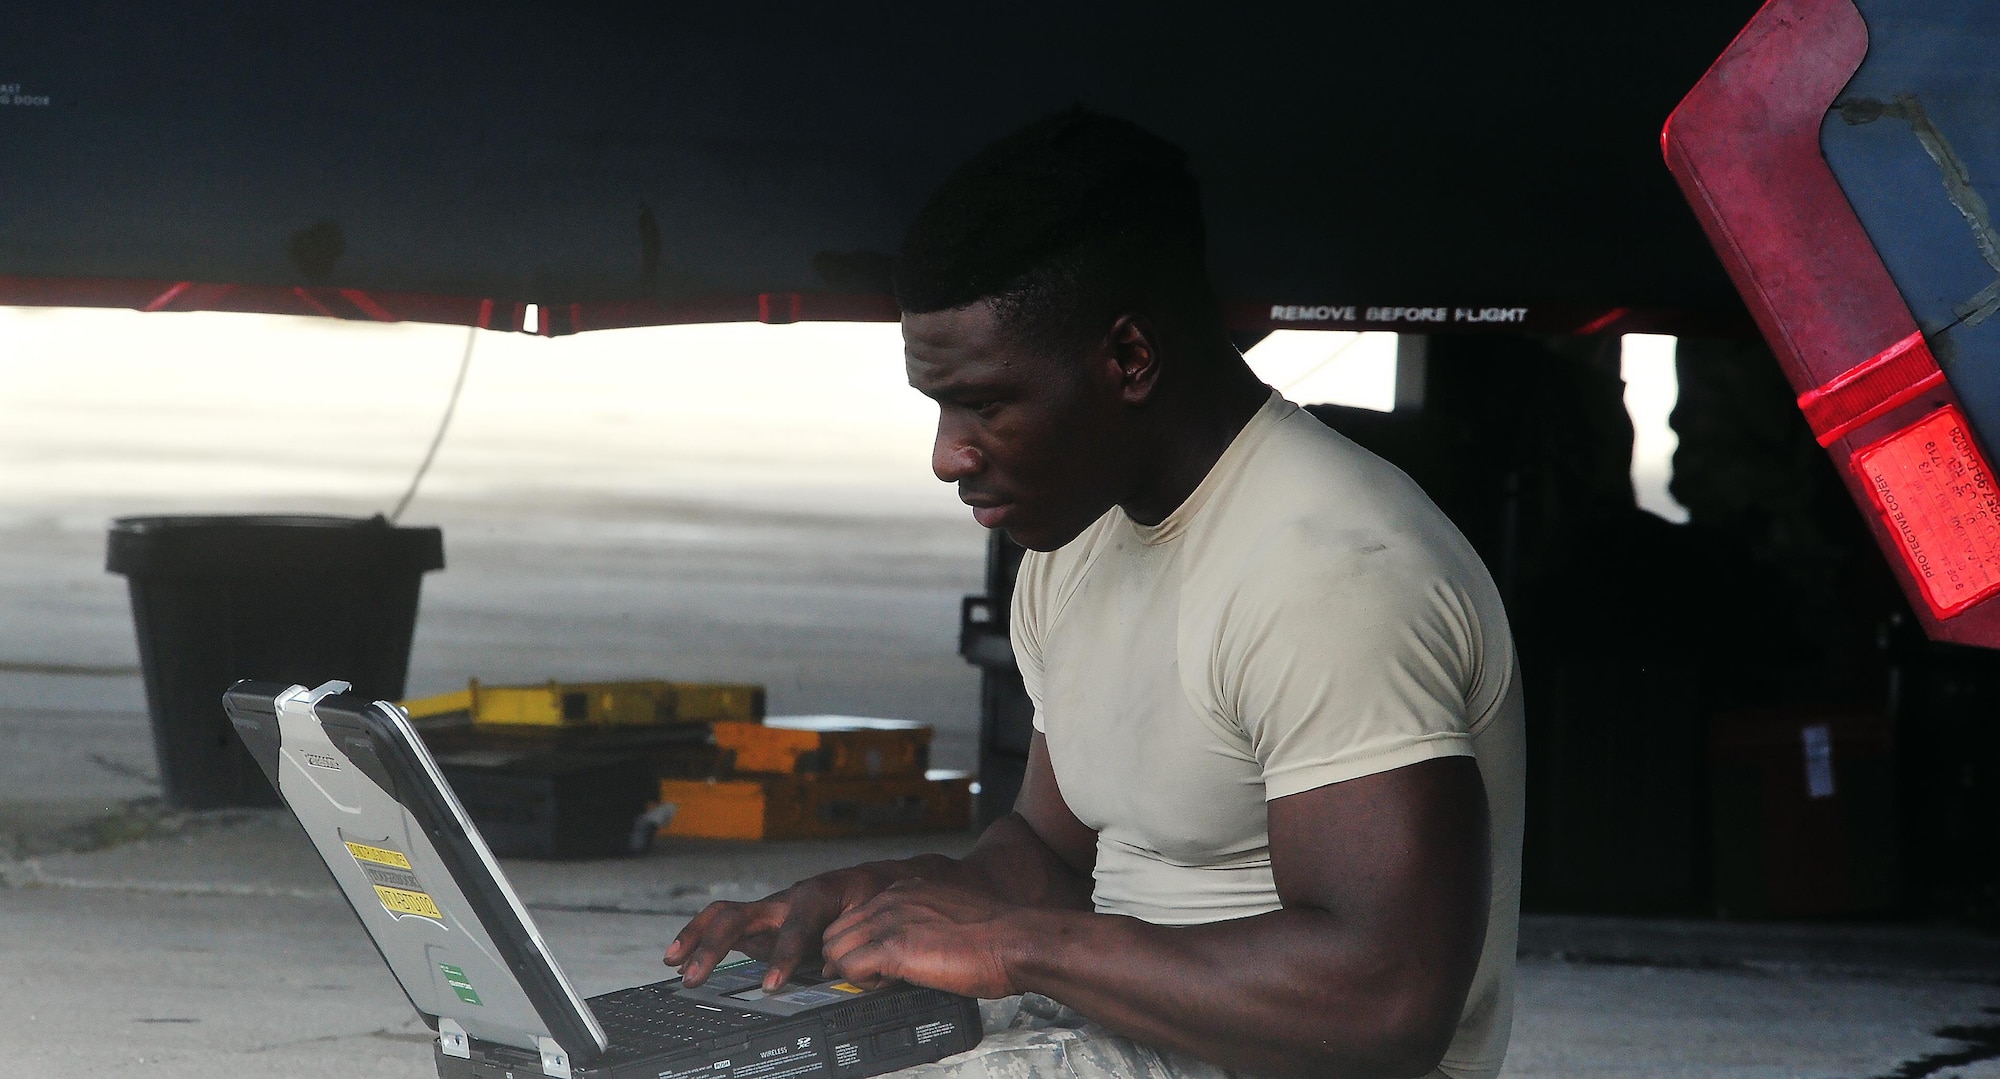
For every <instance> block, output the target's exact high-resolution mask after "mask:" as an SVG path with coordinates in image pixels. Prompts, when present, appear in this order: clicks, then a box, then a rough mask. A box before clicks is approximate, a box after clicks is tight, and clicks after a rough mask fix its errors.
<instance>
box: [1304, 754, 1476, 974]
mask: <svg viewBox="0 0 2000 1079" xmlns="http://www.w3.org/2000/svg"><path fill="white" fill-rule="evenodd" d="M1268 805H1269V812H1270V836H1271V872H1272V875H1273V877H1274V878H1275V879H1276V883H1277V886H1278V897H1279V900H1280V901H1281V902H1283V903H1284V904H1285V905H1286V906H1288V907H1310V908H1315V909H1320V910H1325V911H1327V912H1328V913H1330V914H1332V915H1333V916H1334V917H1335V918H1336V919H1337V921H1338V923H1339V924H1340V925H1341V927H1342V929H1343V930H1344V931H1345V932H1346V933H1348V934H1352V935H1353V936H1352V937H1351V939H1352V940H1353V941H1354V943H1355V944H1356V945H1357V946H1358V947H1359V948H1361V949H1362V950H1364V951H1366V952H1369V953H1371V954H1374V955H1378V956H1382V957H1384V958H1386V959H1387V960H1388V961H1390V962H1393V963H1395V964H1396V965H1399V966H1402V965H1407V966H1408V967H1409V968H1410V969H1412V970H1422V971H1430V972H1433V976H1434V977H1435V979H1436V983H1437V984H1436V990H1437V992H1439V993H1441V994H1443V995H1444V997H1448V998H1450V999H1451V1000H1452V1001H1455V1002H1456V1003H1455V1004H1453V1005H1452V1006H1453V1007H1457V1006H1462V1004H1463V1001H1464V999H1465V994H1466V992H1467V990H1468V989H1469V988H1470V986H1471V984H1472V977H1473V975H1474V973H1475V972H1476V971H1477V969H1478V966H1479V956H1480V950H1481V948H1482V947H1483V945H1484V943H1485V934H1486V918H1487V905H1488V902H1489V900H1490V893H1491V888H1492V852H1491V849H1490V848H1491V838H1490V835H1489V832H1488V828H1489V825H1488V822H1487V803H1486V788H1485V784H1484V782H1483V781H1482V780H1481V777H1480V773H1479V763H1478V761H1477V760H1475V759H1474V758H1472V757H1469V756H1449V757H1437V758H1433V759H1430V760H1426V761H1422V762H1420V763H1417V764H1412V765H1408V766H1406V767H1402V768H1396V769H1392V770H1390V771H1386V772H1378V773H1375V774H1374V775H1368V776H1362V777H1360V778H1358V779H1350V780H1347V781H1345V782H1340V783H1329V784H1327V785H1325V786H1322V787H1318V788H1315V789H1313V790H1309V791H1303V792H1301V793H1298V794H1293V795H1288V796H1286V797H1283V798H1277V799H1273V800H1272V801H1271V802H1270V803H1268Z"/></svg>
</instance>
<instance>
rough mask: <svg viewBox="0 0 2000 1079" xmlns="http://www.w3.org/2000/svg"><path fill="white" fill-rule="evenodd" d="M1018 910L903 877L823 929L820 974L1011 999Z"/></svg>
mask: <svg viewBox="0 0 2000 1079" xmlns="http://www.w3.org/2000/svg"><path fill="white" fill-rule="evenodd" d="M1026 913H1027V911H1025V910H1024V908H1020V907H1014V906H1010V905H1008V904H1006V903H1003V902H1001V901H1000V900H998V899H995V898H993V897H992V896H990V895H985V894H983V893H980V892H975V891H972V890H970V889H966V888H960V887H956V886H953V885H949V884H940V883H937V882H935V881H929V880H905V881H901V882H899V883H897V884H895V885H894V886H892V887H890V888H887V889H885V890H884V891H883V892H882V893H881V894H879V895H877V896H876V897H875V898H873V899H870V900H869V901H868V902H866V903H863V904H862V905H860V906H858V907H856V908H854V909H853V910H850V911H848V912H847V913H846V914H844V915H842V916H841V917H840V919H839V920H838V921H835V922H834V923H833V924H832V925H830V926H828V927H827V930H826V938H825V941H824V942H823V943H822V944H821V946H820V951H821V954H822V955H824V956H825V958H826V972H827V973H828V974H837V975H839V976H840V977H842V978H845V979H847V980H848V981H850V982H853V983H854V984H856V985H859V986H864V987H867V988H871V989H872V988H875V987H877V986H882V985H887V984H888V983H890V982H894V981H904V982H910V983H912V984H915V985H923V986H929V987H930V988H932V989H943V990H945V991H947V992H952V993H958V994H960V995H962V996H968V997H985V998H988V999H992V998H996V997H1006V996H1012V995H1014V994H1015V993H1018V992H1020V991H1021V989H1020V987H1018V986H1016V985H1015V984H1014V982H1013V976H1012V974H1011V972H1010V971H1009V970H1008V965H1007V959H1006V957H1007V956H1008V955H1009V954H1010V952H1011V950H1012V949H1013V948H1014V947H1015V946H1016V945H1017V944H1019V943H1020V942H1021V941H1022V940H1023V939H1025V938H1024V937H1023V936H1022V933H1023V929H1022V927H1021V924H1020V923H1021V921H1022V916H1023V915H1024V914H1026Z"/></svg>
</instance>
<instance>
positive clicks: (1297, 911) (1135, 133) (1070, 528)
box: [666, 109, 1522, 1077]
mask: <svg viewBox="0 0 2000 1079" xmlns="http://www.w3.org/2000/svg"><path fill="white" fill-rule="evenodd" d="M1203 247H1204V236H1203V226H1202V222H1201V211H1200V202H1199V195H1198V193H1197V190H1196V187H1195V183H1194V180H1193V179H1192V177H1191V176H1190V175H1189V174H1188V172H1187V169H1186V166H1185V163H1184V155H1183V154H1182V153H1181V152H1180V151H1178V150H1177V149H1175V148H1174V147H1172V146H1170V145H1168V144H1166V143H1164V142H1162V141H1161V140H1159V139H1158V138H1156V137H1154V136H1152V135H1149V134H1147V133H1146V132H1144V131H1142V130H1140V129H1138V128H1136V127H1134V126H1132V125H1130V124H1127V123H1124V122H1122V121H1118V120H1113V119H1111V118H1108V117H1104V116H1100V115H1096V114H1092V113H1089V112H1086V111H1083V110H1080V109H1072V110H1070V111H1067V112H1064V113H1060V114H1057V115H1055V116H1052V117H1049V118H1047V119H1045V120H1042V121H1040V122H1038V123H1036V124H1034V125H1031V126H1030V127H1028V128H1026V129H1024V130H1022V131H1019V132H1016V133H1015V134H1013V135H1010V136H1008V137H1007V138H1005V139H1002V140H1001V141H1000V142H998V143H995V144H994V145H993V146H991V147H989V148H987V149H986V150H984V151H982V152H981V153H980V154H978V155H977V156H975V157H974V158H973V159H972V160H971V161H969V162H967V163H966V164H965V165H964V166H962V167H961V168H960V169H959V170H958V172H956V173H954V174H953V175H952V176H951V177H950V178H949V179H947V180H946V181H945V183H944V185H943V187H942V188H941V189H940V190H939V191H938V192H937V194H936V195H934V196H933V197H932V200H931V202H930V203H929V204H928V205H927V206H926V207H925V208H924V210H923V211H922V213H921V214H920V215H919V217H918V219H917V221H916V222H915V224H914V225H913V226H912V228H911V230H910V233H909V235H908V238H907V239H906V241H905V244H904V248H903V251H902V254H901V256H900V258H899V260H898V264H897V271H896V274H897V294H898V299H899V301H900V303H901V305H902V308H903V337H904V342H905V347H906V353H905V355H906V366H907V369H908V373H909V378H910V383H911V385H913V386H914V387H916V388H917V389H918V390H920V391H922V392H923V393H924V394H926V395H927V396H929V397H931V398H933V399H934V400H935V401H936V402H937V404H938V408H939V419H938V436H937V442H936V446H935V449H934V451H933V467H934V469H935V470H936V472H937V475H938V477H939V478H940V479H942V480H945V481H947V482H951V483H956V484H957V485H958V488H959V496H960V498H961V499H963V500H964V501H965V502H966V503H967V504H968V505H970V506H971V507H973V516H974V517H975V518H976V519H977V520H978V521H979V523H980V524H982V525H984V526H986V527H988V528H1004V529H1006V530H1007V532H1008V534H1009V535H1010V536H1012V537H1013V538H1014V539H1015V540H1017V541H1018V542H1020V543H1021V544H1022V545H1023V546H1025V547H1027V548H1028V549H1029V551H1030V552H1031V553H1030V554H1029V555H1028V556H1027V558H1026V560H1025V561H1024V562H1023V563H1022V566H1021V572H1020V577H1019V581H1018V583H1017V585H1016V591H1015V597H1014V607H1013V613H1012V621H1011V632H1012V635H1013V641H1014V648H1015V653H1016V655H1017V657H1018V659H1019V662H1020V667H1021V672H1022V675H1023V678H1024V680H1025V681H1026V684H1027V688H1028V692H1029V695H1030V696H1031V697H1032V698H1033V700H1034V702H1035V706H1036V716H1035V728H1036V733H1035V736H1034V740H1033V745H1032V749H1031V751H1030V757H1029V764H1028V772H1027V777H1026V780H1025V782H1024V783H1023V784H1022V788H1021V793H1020V797H1019V800H1018V802H1017V803H1016V806H1015V810H1014V812H1013V813H1012V814H1010V815H1009V816H1006V817H1004V818H1002V819H1000V820H999V821H997V822H996V823H994V824H993V826H992V827H991V828H989V829H988V830H987V831H986V833H985V834H984V835H983V836H982V837H981V838H980V840H979V842H978V845H977V846H976V847H975V848H974V849H973V851H972V852H971V853H970V854H968V855H967V856H966V857H965V858H963V859H958V860H954V859H950V858H945V857H942V856H928V857H920V858H914V859H911V860H909V861H902V862H878V863H873V864H869V865H863V866H858V867H855V868H853V869H848V870H842V871H839V872H835V873H829V874H826V875H824V876H820V877H814V878H812V879H810V880H806V881H803V882H801V883H799V884H797V885H795V886H793V887H792V888H789V889H787V890H785V891H783V892H780V893H778V894H776V895H773V896H771V897H769V898H766V899H764V900H762V901H759V902H757V903H751V904H734V903H718V904H715V905H713V906H711V907H709V908H708V909H707V910H705V911H703V912H702V913H701V914H700V915H698V916H697V917H696V918H695V919H694V920H693V921H691V922H690V923H689V924H688V926H687V928H686V929H685V930H684V931H683V932H682V933H681V934H680V936H679V937H678V938H676V939H675V940H674V942H673V943H672V944H671V945H670V946H669V947H668V949H667V954H666V961H667V962H668V963H670V964H675V965H678V966H680V968H681V970H682V972H683V974H684V975H685V976H686V977H687V979H688V980H689V981H690V982H691V983H699V982H701V981H702V980H703V979H704V978H706V977H707V975H708V973H709V972H710V971H711V970H712V969H713V968H714V967H715V965H716V963H718V962H719V961H720V960H722V958H723V957H724V956H725V954H726V953H728V952H729V950H730V949H731V948H739V949H741V950H743V951H745V952H748V953H750V954H751V955H753V956H757V957H759V958H765V959H768V960H769V961H770V962H771V964H772V967H773V970H772V973H771V975H770V979H771V980H770V982H769V984H770V985H773V986H775V985H776V984H777V983H778V982H779V981H781V980H782V978H783V976H784V975H785V974H786V973H787V972H789V971H790V970H792V969H794V968H796V967H798V966H800V965H801V964H811V963H815V962H823V963H824V965H825V967H826V969H827V971H828V972H829V973H831V974H837V975H839V976H841V977H844V978H847V979H850V980H853V981H856V982H861V983H881V982H886V981H889V980H894V979H901V980H905V981H909V982H914V983H917V984H920V985H926V986H932V987H935V988H939V989H946V990H951V991H954V992H958V993H964V994H968V995H973V996H978V997H982V998H1007V997H1011V996H1014V995H1016V994H1025V996H1023V997H1022V998H1021V1001H1020V1006H1019V1009H1018V1011H1017V1012H1016V1014H1015V1017H1014V1020H1013V1026H1014V1027H1015V1028H1016V1029H1012V1030H1007V1031H1000V1032H996V1033H995V1034H993V1035H992V1036H990V1037H989V1039H988V1041H987V1042H986V1043H985V1044H984V1045H982V1046H981V1047H980V1048H979V1049H978V1050H975V1051H974V1053H973V1054H971V1056H972V1057H976V1058H978V1059H976V1060H969V1061H968V1060H963V1059H961V1060H957V1061H946V1062H942V1063H940V1064H938V1065H933V1066H930V1067H929V1068H927V1069H919V1070H920V1071H924V1072H926V1073H933V1072H934V1073H935V1074H948V1075H982V1074H996V1075H997V1074H1022V1073H1024V1072H1031V1073H1034V1074H1041V1073H1042V1072H1038V1071H1036V1070H1035V1069H1036V1068H1037V1067H1038V1065H1037V1064H1036V1061H1037V1060H1050V1061H1054V1060H1055V1059H1056V1058H1057V1057H1061V1058H1063V1063H1062V1067H1061V1070H1060V1071H1050V1072H1049V1073H1050V1074H1064V1075H1074V1074H1100V1073H1101V1074H1117V1073H1121V1072H1134V1071H1140V1070H1142V1069H1144V1070H1147V1071H1149V1072H1152V1073H1157V1074H1183V1075H1197V1074H1218V1071H1217V1069H1222V1068H1226V1069H1232V1070H1236V1071H1243V1072H1252V1073H1258V1074H1273V1075H1277V1074H1296V1075H1336V1076H1415V1075H1425V1074H1443V1075H1447V1076H1452V1077H1465V1076H1491V1075H1494V1074H1496V1073H1497V1072H1498V1071H1499V1068H1500V1063H1501V1057H1502V1055H1503V1054H1504V1052H1505V1049H1506V1044H1507V1037H1508V1033H1509V1026H1510V1022H1511V1019H1512V1010H1513V1009H1512V984H1513V957H1514V943H1515V931H1516V923H1517V917H1518V903H1519V863H1520V835H1521V797H1522V706H1521V694H1520V688H1519V678H1518V676H1517V674H1516V673H1515V665H1514V656H1513V647H1512V643H1511V640H1510V638H1509V636H1508V631H1507V624H1506V619H1505V615H1504V614H1503V612H1502V611H1501V608H1500V602H1499V599H1498V594H1497V593H1496V591H1495V590H1494V587H1493V584H1492V582H1491V580H1490V578H1489V577H1488V575H1487V573H1486V571H1485V568H1484V567H1483V566H1482V565H1481V564H1480V562H1479V560H1478V558H1477V556H1475V555H1474V554H1473V552H1472V550H1471V548H1470V547H1469V546H1468V545H1467V544H1466V542H1465V540H1464V539H1463V538H1462V537H1461V536H1460V535H1459V534H1458V532H1457V530H1456V529H1454V528H1453V527H1452V526H1451V524H1450V523H1449V522H1448V521H1446V519H1445V518H1444V517H1443V515H1442V514H1440V513H1439V512H1438V510H1437V509H1436V508H1435V507H1434V506H1433V505H1432V504H1431V503H1430V502H1429V500H1428V499H1426V498H1425V497H1424V495H1423V494H1422V492H1421V491H1419V490H1418V488H1417V487H1416V486H1415V485H1414V484H1413V483H1412V482H1411V481H1410V480H1409V479H1408V478H1407V477H1405V476H1404V475H1402V474H1401V473H1400V472H1398V471H1396V470H1395V469H1394V468H1392V467H1390V466H1389V465H1387V464H1385V463H1383V462H1382V461H1381V460H1379V459H1377V458H1375V457H1373V456H1371V455H1369V454H1368V453H1366V452H1364V451H1362V450H1361V449H1359V448H1357V447H1356V446H1354V445H1353V444H1352V443H1351V442H1348V441H1347V440H1346V439H1344V438H1342V437H1341V436H1339V435H1338V434H1336V433H1334V432H1333V431H1331V430H1329V429H1327V428H1326V427H1324V426H1323V425H1321V424H1319V423H1318V422H1317V421H1316V420H1314V419H1313V418H1312V417H1311V416H1310V415H1308V414H1306V413H1304V412H1302V411H1300V410H1299V409H1298V408H1297V407H1295V406H1294V405H1292V404H1290V403H1289V402H1286V401H1285V400H1284V399H1283V398H1282V397H1280V396H1279V395H1277V394H1276V393H1275V392H1273V391H1272V390H1271V389H1270V388H1269V387H1268V386H1265V385H1263V384H1261V383H1260V382H1259V381H1258V380H1257V378H1256V376H1255V375H1253V374H1252V373H1251V372H1250V370H1249V368H1248V366H1247V365H1245V363H1244V361H1243V358H1242V356H1241V355H1240V354H1238V352H1237V351H1236V349H1235V348H1234V347H1233V346H1232V345H1231V343H1230V340H1229V338H1228V336H1227V334H1226V333H1225V331H1224V327H1223V324H1222V320H1221V315H1220V312H1219V309H1218V305H1217V302H1216V299H1215V297H1214V295H1213V294H1212V292H1211V290H1210V288H1209V286H1208V283H1207V278H1206V271H1205V269H1204V266H1203ZM1055 1002H1060V1004H1057V1003H1055ZM1084 1017H1088V1019H1087V1020H1086V1019H1085V1018H1084ZM1051 1046H1053V1047H1054V1048H1053V1050H1051ZM1037 1053H1039V1054H1040V1056H1039V1057H1038V1056H1037V1055H1036V1054H1037ZM996 1054H997V1055H996ZM1008 1054H1013V1057H1012V1058H1011V1060H1009V1061H1003V1060H1001V1059H1000V1058H1001V1057H1003V1056H1006V1055H1008ZM1093 1062H1094V1063H1093ZM982 1069H983V1070H982ZM1093 1069H1094V1071H1093Z"/></svg>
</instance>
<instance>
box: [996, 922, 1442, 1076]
mask: <svg viewBox="0 0 2000 1079" xmlns="http://www.w3.org/2000/svg"><path fill="white" fill-rule="evenodd" d="M1012 917H1013V920H1014V927H1013V932H1012V933H1010V941H1009V946H1008V948H1007V957H1008V969H1009V973H1010V974H1011V975H1012V978H1013V981H1014V984H1015V986H1016V987H1017V988H1019V989H1021V990H1023V991H1029V992H1037V993H1042V994H1045V995H1047V996H1051V997H1054V998H1055V999H1057V1000H1060V1001H1062V1002H1063V1003H1065V1004H1068V1005H1069V1006H1071V1007H1073V1008H1076V1009H1077V1010H1078V1011H1080V1012H1082V1013H1083V1014H1085V1015H1087V1016H1089V1017H1090V1018H1091V1019H1093V1020H1094V1021H1096V1022H1098V1023H1100V1024H1102V1025H1104V1026H1106V1027H1108V1028H1110V1029H1113V1030H1116V1031H1118V1032H1120V1033H1123V1034H1127V1035H1129V1036H1131V1037H1134V1038H1137V1039H1139V1040H1141V1041H1144V1042H1148V1043H1151V1044H1154V1045H1158V1046H1162V1047H1165V1048H1171V1049H1177V1050H1181V1051H1184V1052H1188V1053H1191V1054H1193V1055H1195V1056H1199V1057H1201V1058H1203V1059H1205V1060H1210V1061H1213V1062H1215V1063H1218V1064H1221V1065H1223V1066H1225V1067H1233V1068H1239V1069H1242V1070H1246V1071H1253V1072H1258V1073H1262V1074H1272V1075H1284V1074H1301V1075H1329V1076H1370V1077H1383V1076H1406V1075H1416V1074H1421V1073H1423V1072H1426V1071H1428V1070H1430V1069H1431V1068H1432V1067H1434V1066H1435V1064H1436V1062H1437V1059H1438V1055H1439V1054H1441V1053H1442V1052H1443V1049H1444V1042H1443V1041H1440V1035H1441V1034H1442V1035H1443V1037H1444V1039H1445V1040H1446V1041H1448V1038H1449V1032H1450V1030H1451V1029H1452V1028H1453V1026H1455V1023H1456V1019H1457V1010H1458V1009H1459V1008H1460V1007H1462V1006H1463V1001H1464V993H1465V987H1463V986H1441V985H1438V984H1437V978H1436V975H1435V973H1434V972H1431V971H1426V970H1424V969H1422V967H1423V963H1422V960H1421V957H1418V956H1413V955H1411V954H1409V953H1407V952H1406V953H1403V954H1400V955H1399V954H1393V953H1388V952H1386V951H1385V950H1383V949H1380V948H1373V947H1370V946H1368V945H1367V943H1366V942H1365V939H1363V938H1362V937H1360V936H1359V935H1356V934H1352V933H1345V932H1343V931H1342V927H1341V926H1340V925H1338V924H1337V921H1336V919H1335V917H1334V916H1333V915H1332V914H1329V913H1327V912H1325V911H1319V910H1312V909H1301V908H1288V909H1285V910H1280V911H1273V912H1271V913H1269V914H1263V915H1258V916H1256V917H1252V918H1242V919H1237V920H1233V921H1226V922H1213V923H1209V924H1206V925H1199V926H1160V925H1153V924H1150V923H1147V922H1143V921H1140V920H1138V919H1135V918H1125V917H1118V916H1113V915H1101V914H1091V913H1082V912H1074V911H1056V910H1023V911H1020V912H1017V913H1016V914H1015V915H1013V916H1012Z"/></svg>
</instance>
